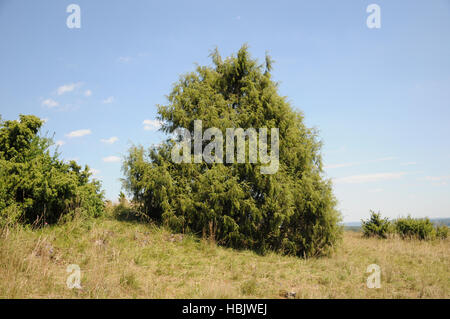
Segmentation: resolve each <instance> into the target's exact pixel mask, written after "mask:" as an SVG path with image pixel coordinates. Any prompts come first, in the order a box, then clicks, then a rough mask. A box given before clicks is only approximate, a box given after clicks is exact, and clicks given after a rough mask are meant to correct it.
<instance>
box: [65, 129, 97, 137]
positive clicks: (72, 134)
mask: <svg viewBox="0 0 450 319" xmlns="http://www.w3.org/2000/svg"><path fill="white" fill-rule="evenodd" d="M91 133H92V132H91V130H89V129H84V130H77V131H72V132H70V133H69V134H66V136H67V137H70V138H72V137H82V136H85V135H89V134H91Z"/></svg>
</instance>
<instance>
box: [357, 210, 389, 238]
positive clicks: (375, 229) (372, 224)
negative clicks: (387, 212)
mask: <svg viewBox="0 0 450 319" xmlns="http://www.w3.org/2000/svg"><path fill="white" fill-rule="evenodd" d="M370 213H371V214H370V218H369V219H368V220H366V221H364V220H363V221H362V230H363V235H364V237H379V238H387V237H388V234H389V233H390V230H391V222H390V221H389V220H388V219H387V218H381V214H380V213H379V212H378V213H375V212H374V211H370Z"/></svg>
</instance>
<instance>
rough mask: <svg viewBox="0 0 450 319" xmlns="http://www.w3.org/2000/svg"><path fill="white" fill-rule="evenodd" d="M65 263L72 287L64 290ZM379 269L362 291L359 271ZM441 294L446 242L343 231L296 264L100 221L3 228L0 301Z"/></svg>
mask: <svg viewBox="0 0 450 319" xmlns="http://www.w3.org/2000/svg"><path fill="white" fill-rule="evenodd" d="M69 264H78V265H79V267H80V269H81V286H82V289H68V288H67V286H66V280H67V277H68V276H69V273H67V272H66V268H67V266H68V265H69ZM370 264H378V265H379V266H380V267H381V288H379V289H369V288H367V286H366V280H367V277H368V276H369V274H366V268H367V266H368V265H370ZM286 292H295V298H449V297H450V241H449V240H448V239H447V240H436V241H431V242H425V241H416V240H407V241H405V240H400V239H388V240H380V239H364V238H362V237H361V234H360V233H357V232H350V231H347V232H345V235H344V240H343V242H342V243H341V245H340V246H339V247H338V249H337V251H336V253H334V254H333V255H332V256H331V257H323V258H317V259H306V260H304V259H300V258H295V257H286V256H280V255H276V254H269V255H266V256H259V255H257V254H255V253H253V252H250V251H236V250H232V249H226V248H222V247H217V246H216V245H215V244H214V243H212V242H209V241H206V240H200V239H197V238H195V237H192V236H186V235H185V236H182V235H172V234H171V233H170V232H168V231H167V230H164V229H161V228H158V227H156V226H152V225H147V224H141V223H132V222H123V221H117V220H113V219H109V218H103V219H96V220H87V221H82V220H77V221H73V222H69V223H66V224H63V225H57V226H49V227H45V228H43V229H41V230H34V231H32V230H28V229H24V228H13V229H11V228H10V229H3V231H2V234H1V237H0V297H1V298H285V294H286Z"/></svg>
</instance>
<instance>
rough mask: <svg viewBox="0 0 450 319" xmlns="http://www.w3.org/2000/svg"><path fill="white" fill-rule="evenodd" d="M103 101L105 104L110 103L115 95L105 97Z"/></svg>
mask: <svg viewBox="0 0 450 319" xmlns="http://www.w3.org/2000/svg"><path fill="white" fill-rule="evenodd" d="M102 102H103V104H110V103H112V102H114V96H110V97H108V98H107V99H104V100H103V101H102Z"/></svg>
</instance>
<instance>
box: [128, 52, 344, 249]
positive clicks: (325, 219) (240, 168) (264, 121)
mask: <svg viewBox="0 0 450 319" xmlns="http://www.w3.org/2000/svg"><path fill="white" fill-rule="evenodd" d="M212 61H213V65H212V66H199V67H197V69H196V72H192V73H188V74H186V75H183V76H182V77H181V78H180V80H179V81H178V82H177V83H176V84H175V86H174V88H173V90H172V92H171V93H170V95H169V96H168V104H167V105H163V106H158V113H159V117H160V120H162V121H163V123H164V124H163V128H162V129H163V131H165V132H166V133H169V134H171V133H173V132H174V131H175V130H176V129H177V128H180V127H183V128H187V129H189V130H190V131H191V132H192V131H193V128H194V121H195V120H202V125H203V130H206V129H207V128H211V127H215V128H218V129H219V130H220V131H221V132H222V134H223V136H226V128H243V129H244V130H245V129H247V128H255V129H259V128H267V129H268V131H269V132H270V129H271V128H279V136H280V138H279V140H280V151H279V169H278V171H277V173H275V174H272V175H269V174H267V175H265V174H262V173H261V172H260V168H261V167H262V166H263V165H262V164H261V162H257V163H254V164H251V163H248V160H247V161H246V163H241V164H240V163H233V164H219V163H213V164H208V163H205V162H202V163H198V164H194V163H193V161H192V163H182V164H175V163H174V162H172V160H171V149H172V147H173V145H174V140H173V139H168V140H167V141H165V142H164V143H162V144H161V145H159V146H157V147H151V148H150V149H149V150H148V151H146V150H145V149H144V148H143V147H141V146H136V147H132V148H131V149H130V151H129V154H128V156H127V158H126V160H125V162H124V166H123V170H124V174H125V179H124V186H125V189H126V190H127V191H128V192H129V193H130V194H131V195H132V196H133V202H135V203H137V204H138V205H139V209H140V210H141V211H142V212H143V213H144V214H146V215H147V216H149V217H150V218H152V219H153V220H156V221H160V222H162V223H164V224H167V225H168V226H170V227H171V228H172V229H173V230H174V231H184V232H194V233H196V234H199V235H200V234H204V235H205V236H208V237H212V238H213V239H215V240H216V241H217V242H218V243H219V244H223V245H227V246H231V247H236V248H250V249H254V250H257V251H259V252H265V251H267V250H274V251H280V252H283V253H287V254H294V255H298V256H317V255H323V254H326V253H328V252H329V251H330V249H331V248H332V247H333V246H334V245H335V244H336V242H337V240H338V239H339V238H340V235H341V227H340V226H339V225H338V222H339V220H340V214H339V213H338V212H337V211H336V209H335V205H336V201H335V198H334V196H333V194H332V185H331V183H330V181H329V180H326V179H324V178H323V176H322V173H323V171H322V160H321V155H320V147H321V144H320V142H319V141H318V138H317V135H316V133H315V131H314V130H312V129H309V128H307V127H306V126H305V125H304V123H303V115H302V113H300V112H296V111H293V110H292V108H291V106H290V105H289V103H288V102H287V101H286V98H284V97H281V96H280V95H278V93H277V84H276V83H274V82H273V81H272V80H271V73H270V71H271V65H272V62H271V60H270V58H269V57H267V58H266V63H265V65H259V64H258V63H257V61H256V60H254V59H252V58H250V56H249V53H248V50H247V48H246V47H245V46H244V47H242V48H241V49H240V50H239V52H238V53H237V56H231V57H229V58H227V59H225V60H222V58H221V57H220V55H219V53H218V52H217V50H216V51H215V52H214V53H213V54H212ZM269 140H270V136H269ZM246 143H247V144H248V140H246ZM205 145H206V143H204V145H203V147H204V146H205ZM193 153H194V150H193V149H192V152H191V154H193Z"/></svg>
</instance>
